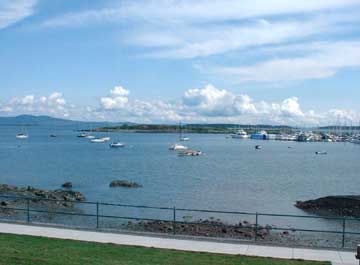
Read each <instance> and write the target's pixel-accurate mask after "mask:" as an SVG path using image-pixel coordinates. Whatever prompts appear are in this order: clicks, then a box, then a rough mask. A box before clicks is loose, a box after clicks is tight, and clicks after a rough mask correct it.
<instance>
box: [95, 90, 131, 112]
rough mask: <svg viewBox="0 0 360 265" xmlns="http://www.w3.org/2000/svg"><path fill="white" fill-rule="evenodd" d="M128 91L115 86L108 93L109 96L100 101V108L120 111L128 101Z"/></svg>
mask: <svg viewBox="0 0 360 265" xmlns="http://www.w3.org/2000/svg"><path fill="white" fill-rule="evenodd" d="M128 96H129V91H128V90H127V89H125V88H123V87H121V86H116V87H114V89H112V90H111V91H110V95H109V96H107V97H102V98H101V99H100V102H101V106H102V107H103V108H104V109H106V110H114V109H122V108H124V107H125V106H126V104H127V103H128V101H129V99H128Z"/></svg>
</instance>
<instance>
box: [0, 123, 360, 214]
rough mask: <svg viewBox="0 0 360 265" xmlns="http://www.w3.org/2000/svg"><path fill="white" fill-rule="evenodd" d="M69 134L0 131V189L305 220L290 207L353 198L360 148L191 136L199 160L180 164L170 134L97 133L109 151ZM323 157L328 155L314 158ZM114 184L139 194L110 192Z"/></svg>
mask: <svg viewBox="0 0 360 265" xmlns="http://www.w3.org/2000/svg"><path fill="white" fill-rule="evenodd" d="M75 129H78V128H56V130H55V129H54V128H48V127H35V126H34V127H29V128H27V132H28V133H29V135H30V138H29V139H27V140H18V139H16V138H15V135H16V133H18V132H19V131H20V128H19V127H14V126H12V127H10V126H9V127H7V126H2V127H0V183H7V184H13V185H19V186H27V185H32V186H35V187H39V188H47V189H57V188H59V187H60V186H61V184H62V183H64V182H65V181H71V182H73V184H74V190H78V191H81V192H82V193H84V194H85V195H86V197H87V199H88V200H91V201H103V202H113V203H129V204H138V205H141V204H143V205H154V206H169V207H172V206H174V205H176V206H177V207H186V208H200V209H214V210H235V211H250V212H256V211H257V212H265V213H266V212H267V213H283V214H305V213H304V212H303V211H301V210H299V209H297V208H295V207H294V206H293V205H294V203H295V201H296V200H306V199H312V198H316V197H319V196H326V195H341V194H359V189H358V188H359V186H360V177H359V172H360V163H359V154H360V146H359V145H353V144H344V143H295V142H280V141H260V142H259V141H253V140H239V139H226V138H225V136H224V135H207V134H189V135H188V136H189V137H190V138H191V140H190V141H189V142H187V143H186V144H187V145H189V146H190V147H192V148H194V149H199V150H202V151H203V152H204V155H203V156H200V157H178V156H177V155H176V153H175V152H173V151H169V150H168V147H169V145H171V144H173V143H175V142H176V140H177V135H175V134H152V133H142V134H135V133H110V134H98V136H110V137H111V138H112V139H113V140H120V141H122V142H125V143H126V144H127V147H126V148H123V149H110V148H109V146H108V144H94V143H90V142H89V140H87V139H81V138H77V137H76V135H77V132H75V131H74V130H75ZM52 133H56V134H57V135H58V137H57V138H50V137H49V135H50V134H52ZM95 135H96V134H95ZM256 144H261V145H262V146H263V149H262V150H260V151H259V150H255V149H254V146H255V145H256ZM289 146H290V147H292V148H288V147H289ZM322 150H326V151H327V152H328V155H324V156H320V155H315V152H316V151H322ZM114 179H127V180H131V181H136V182H139V183H141V184H142V185H143V186H144V187H143V188H140V189H124V188H116V189H110V188H109V183H110V181H112V180H114Z"/></svg>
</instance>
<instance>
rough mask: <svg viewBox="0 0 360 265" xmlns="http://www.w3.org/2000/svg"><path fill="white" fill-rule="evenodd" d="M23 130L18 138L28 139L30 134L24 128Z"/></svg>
mask: <svg viewBox="0 0 360 265" xmlns="http://www.w3.org/2000/svg"><path fill="white" fill-rule="evenodd" d="M21 131H22V132H21V133H18V134H17V135H16V138H17V139H27V138H29V135H28V134H27V133H26V132H24V128H22V129H21Z"/></svg>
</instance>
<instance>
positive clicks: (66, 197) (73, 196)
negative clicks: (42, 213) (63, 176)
mask: <svg viewBox="0 0 360 265" xmlns="http://www.w3.org/2000/svg"><path fill="white" fill-rule="evenodd" d="M0 194H1V195H8V196H16V197H25V198H31V203H32V204H34V203H35V204H39V205H40V204H41V205H44V206H49V207H55V206H58V207H70V208H72V207H74V203H75V202H81V201H85V200H86V198H85V196H84V195H83V194H82V193H80V192H78V191H72V190H62V189H57V190H46V189H37V188H34V187H31V186H28V187H17V186H11V185H7V184H0ZM24 202H25V200H24V199H16V200H13V199H8V198H0V206H1V205H2V206H3V207H6V206H7V205H8V204H11V205H13V204H15V205H17V204H23V203H24Z"/></svg>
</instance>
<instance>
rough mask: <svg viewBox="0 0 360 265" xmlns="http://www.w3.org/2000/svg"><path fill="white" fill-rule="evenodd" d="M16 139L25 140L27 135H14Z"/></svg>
mask: <svg viewBox="0 0 360 265" xmlns="http://www.w3.org/2000/svg"><path fill="white" fill-rule="evenodd" d="M16 138H17V139H27V138H29V136H28V135H16Z"/></svg>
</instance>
